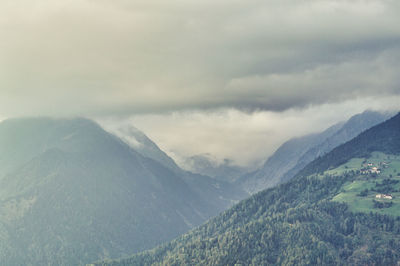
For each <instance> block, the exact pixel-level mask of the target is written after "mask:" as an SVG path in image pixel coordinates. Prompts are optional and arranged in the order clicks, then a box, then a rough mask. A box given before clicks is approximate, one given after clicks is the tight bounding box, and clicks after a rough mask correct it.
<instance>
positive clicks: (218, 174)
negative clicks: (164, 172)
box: [181, 154, 248, 183]
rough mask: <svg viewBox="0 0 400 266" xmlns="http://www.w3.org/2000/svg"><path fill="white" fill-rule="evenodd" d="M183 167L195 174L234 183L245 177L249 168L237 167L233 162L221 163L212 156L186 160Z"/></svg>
mask: <svg viewBox="0 0 400 266" xmlns="http://www.w3.org/2000/svg"><path fill="white" fill-rule="evenodd" d="M181 166H182V167H183V168H184V169H186V170H188V171H191V172H193V173H197V174H204V175H207V176H210V177H213V178H215V179H217V180H221V181H225V182H231V183H233V182H234V181H236V180H237V179H238V178H239V177H241V176H243V175H244V174H245V173H246V172H247V171H248V168H246V167H240V166H238V165H235V164H234V163H233V162H232V161H231V160H229V159H224V160H223V161H222V162H219V161H218V160H217V158H214V157H213V156H212V155H211V154H198V155H193V156H190V157H188V158H185V159H184V160H183V162H182V163H181Z"/></svg>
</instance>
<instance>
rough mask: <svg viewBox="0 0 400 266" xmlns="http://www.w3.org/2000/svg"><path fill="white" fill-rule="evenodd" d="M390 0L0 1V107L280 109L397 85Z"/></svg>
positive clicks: (396, 39) (396, 37) (38, 110)
mask: <svg viewBox="0 0 400 266" xmlns="http://www.w3.org/2000/svg"><path fill="white" fill-rule="evenodd" d="M398 25H400V4H399V3H398V2H397V1H390V0H358V1H344V0H340V1H339V0H337V1H335V0H334V1H327V0H326V1H325V0H322V1H321V0H318V1H317V0H305V1H293V0H280V1H278V0H270V1H260V0H248V1H243V0H229V1H228V0H222V1H217V2H216V1H211V0H205V1H194V0H189V1H182V0H172V1H168V3H167V2H165V1H161V0H152V1H126V0H115V1H104V0H98V1H93V0H69V1H48V0H40V1H28V0H14V1H8V0H6V1H2V3H1V4H0V34H1V36H2V42H1V43H0V59H1V60H0V116H2V117H8V116H17V115H43V114H45V115H101V114H132V113H147V112H167V111H177V110H190V109H200V110H201V109H202V110H209V109H215V108H217V109H218V108H236V109H237V108H239V109H242V110H259V109H260V110H270V111H282V110H289V109H291V108H299V107H301V108H306V107H307V106H310V105H315V104H324V103H335V102H336V103H338V102H341V101H343V100H348V99H349V98H360V97H361V98H362V97H371V96H372V97H377V96H382V95H385V96H387V95H398V94H399V92H400V86H399V85H400V77H399V75H397V73H399V72H400V64H399V63H398V62H399V57H400V45H399V43H400V28H399V27H398Z"/></svg>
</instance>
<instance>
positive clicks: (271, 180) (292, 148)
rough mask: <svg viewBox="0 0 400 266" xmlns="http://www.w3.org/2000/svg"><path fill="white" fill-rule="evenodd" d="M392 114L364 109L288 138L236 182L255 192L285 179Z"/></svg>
mask: <svg viewBox="0 0 400 266" xmlns="http://www.w3.org/2000/svg"><path fill="white" fill-rule="evenodd" d="M394 114H395V113H392V112H385V113H379V112H372V111H365V112H363V113H362V114H357V115H355V116H353V117H351V118H350V119H349V120H348V121H346V122H341V123H338V124H335V125H333V126H331V127H329V128H328V129H326V130H325V131H323V132H321V133H318V134H311V135H306V136H303V137H299V138H294V139H291V140H288V141H287V142H285V143H284V144H283V145H282V146H281V147H279V149H278V150H277V151H276V152H275V153H274V154H273V155H272V156H271V157H270V158H268V160H267V161H266V162H265V164H264V165H263V166H262V167H261V168H260V169H259V170H257V171H255V172H254V173H249V174H247V175H244V176H243V177H241V178H240V179H239V180H237V183H239V184H241V185H242V186H243V187H244V188H245V190H246V191H247V192H249V193H255V192H258V191H261V190H264V189H266V188H270V187H273V186H276V185H277V184H280V183H283V182H286V181H288V180H290V179H291V178H292V177H294V176H295V175H296V174H297V173H298V172H299V171H300V170H302V169H303V168H304V167H305V166H306V165H307V164H308V163H310V162H312V161H313V160H314V159H316V158H318V157H320V156H323V155H324V154H326V153H328V152H329V151H331V150H333V149H334V148H336V147H337V146H339V145H341V144H343V143H345V142H347V141H349V140H351V139H353V138H354V137H356V136H357V135H358V134H360V133H362V132H363V131H365V130H366V129H368V128H371V127H373V126H375V125H377V124H379V123H381V122H383V121H385V120H387V119H389V118H390V117H391V116H393V115H394Z"/></svg>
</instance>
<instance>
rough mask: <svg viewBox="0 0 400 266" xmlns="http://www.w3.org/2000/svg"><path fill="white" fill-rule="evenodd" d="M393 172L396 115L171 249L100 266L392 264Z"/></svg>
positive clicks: (395, 224) (399, 158)
mask: <svg viewBox="0 0 400 266" xmlns="http://www.w3.org/2000/svg"><path fill="white" fill-rule="evenodd" d="M374 164H376V165H379V167H380V168H379V172H377V171H378V170H377V169H375V167H374ZM398 173H400V114H398V115H396V116H395V117H393V118H392V119H390V120H388V121H386V122H384V123H382V124H380V125H377V126H375V127H373V128H371V129H370V130H367V131H366V132H364V133H362V134H361V135H359V136H358V137H356V138H355V139H353V140H351V141H350V142H347V143H345V144H343V145H341V146H339V147H337V148H336V149H334V150H333V151H331V152H330V153H328V154H326V155H325V156H323V157H322V158H320V159H318V160H315V161H314V162H312V163H311V164H310V165H309V166H307V167H306V168H305V169H304V171H303V172H302V173H301V174H300V175H298V176H297V177H295V178H294V179H292V180H291V181H289V182H287V183H285V184H282V185H279V186H277V187H275V188H271V189H267V190H264V191H262V192H260V193H257V194H255V195H253V196H252V197H250V198H249V199H247V200H244V201H242V202H240V203H239V204H237V205H235V206H234V207H232V208H231V209H229V210H227V211H225V212H224V213H222V214H221V215H219V216H217V217H216V218H213V219H212V220H210V221H209V222H207V223H206V224H204V225H202V226H200V227H199V228H197V229H195V230H193V231H191V232H189V233H188V234H185V235H183V236H181V237H179V238H177V239H176V240H174V241H172V242H170V243H168V244H164V245H162V246H160V247H158V248H156V249H153V250H150V251H146V252H143V253H140V254H137V255H135V256H133V257H131V258H127V259H120V260H118V261H109V262H100V263H98V264H97V265H184V264H186V265H235V264H243V265H269V264H278V265H293V264H295V265H396V264H398V263H399V262H400V208H398V207H397V210H398V211H395V210H396V209H395V208H394V207H395V206H396V205H397V204H400V202H399V201H398V200H397V201H396V199H397V198H396V197H400V196H397V195H400V186H399V183H400V176H399V175H398ZM359 184H363V185H366V186H369V187H368V188H369V189H368V190H367V191H366V192H365V190H362V191H360V193H357V194H355V193H353V192H354V191H353V190H357V189H359V187H358V186H359ZM390 193H393V194H390ZM350 194H351V195H350ZM346 195H347V196H349V195H350V196H351V197H357V199H359V200H363V201H366V202H371V204H370V205H365V206H364V207H363V208H361V209H357V208H354V206H352V205H351V202H349V201H346V199H348V197H347V196H346ZM382 195H385V196H390V197H392V198H389V197H388V198H383V197H381V196H382ZM346 197H347V198H346ZM393 197H394V198H393ZM390 208H394V209H393V211H388V212H384V211H382V210H385V209H390Z"/></svg>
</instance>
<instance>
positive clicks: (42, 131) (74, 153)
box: [0, 118, 237, 265]
mask: <svg viewBox="0 0 400 266" xmlns="http://www.w3.org/2000/svg"><path fill="white" fill-rule="evenodd" d="M150 157H152V156H149V157H145V156H143V155H142V154H140V153H138V152H137V151H135V150H134V149H132V148H131V147H130V146H129V145H127V144H126V143H125V142H124V141H122V140H120V139H119V138H118V137H116V136H114V135H112V134H110V133H108V132H106V131H104V130H103V129H102V128H101V127H100V126H99V125H98V124H96V123H94V122H93V121H90V120H87V119H82V118H77V119H50V118H30V119H10V120H6V121H3V122H1V123H0V239H1V241H0V261H1V264H3V265H81V264H85V263H88V262H90V261H93V260H98V259H102V258H111V257H120V256H126V255H127V254H131V253H132V252H134V251H140V250H144V249H148V248H151V247H154V246H155V245H156V244H160V243H162V242H165V241H168V240H171V239H172V238H174V237H176V236H178V235H180V234H182V233H184V232H186V231H187V230H189V229H190V228H192V227H193V226H197V225H199V224H201V223H203V222H204V221H205V220H206V219H208V218H209V217H211V216H213V215H216V214H217V213H219V212H220V211H222V210H223V209H225V208H227V207H228V206H229V205H230V204H231V203H232V202H233V201H234V200H235V199H232V198H231V197H230V196H231V195H230V193H231V192H232V193H235V192H237V191H235V188H233V187H230V188H227V189H225V188H223V187H221V186H222V185H221V184H220V183H215V181H214V180H212V179H211V178H210V177H205V176H201V175H196V176H194V175H187V174H182V173H184V172H183V171H179V169H178V170H175V171H174V170H172V169H171V168H169V167H166V165H165V164H162V163H160V162H159V161H158V160H154V159H152V158H150ZM167 162H168V161H167ZM169 163H171V162H170V161H169ZM213 182H214V183H213ZM195 186H198V187H195ZM219 186H220V187H219ZM234 197H237V195H234V196H233V198H234ZM236 200H237V199H236Z"/></svg>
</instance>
